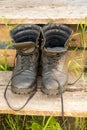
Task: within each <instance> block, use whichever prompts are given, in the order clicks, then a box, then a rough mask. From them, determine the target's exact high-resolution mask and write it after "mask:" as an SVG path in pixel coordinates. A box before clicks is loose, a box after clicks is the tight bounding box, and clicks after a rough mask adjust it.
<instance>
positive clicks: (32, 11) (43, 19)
mask: <svg viewBox="0 0 87 130" xmlns="http://www.w3.org/2000/svg"><path fill="white" fill-rule="evenodd" d="M86 12H87V1H82V2H81V1H78V0H76V1H74V2H71V1H68V0H65V2H64V0H62V1H57V0H56V1H55V0H53V1H52V0H51V2H50V1H49V0H47V1H46V0H45V1H43V2H42V1H41V0H38V1H36V2H35V0H33V1H31V0H24V1H20V0H16V1H13V0H6V1H5V0H3V1H1V0H0V16H1V17H2V16H4V17H5V18H7V19H8V20H9V23H10V24H25V23H33V24H47V23H63V24H78V23H79V22H80V21H82V22H83V23H85V17H86V16H87V14H86ZM0 24H5V21H4V20H3V18H0Z"/></svg>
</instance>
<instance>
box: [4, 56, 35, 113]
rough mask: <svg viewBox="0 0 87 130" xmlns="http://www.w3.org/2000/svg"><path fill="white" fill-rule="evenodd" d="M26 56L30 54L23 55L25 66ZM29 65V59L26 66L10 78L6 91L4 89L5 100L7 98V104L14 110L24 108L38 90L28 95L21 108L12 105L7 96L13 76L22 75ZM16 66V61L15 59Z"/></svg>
mask: <svg viewBox="0 0 87 130" xmlns="http://www.w3.org/2000/svg"><path fill="white" fill-rule="evenodd" d="M17 56H18V54H17V55H16V57H15V59H16V58H17ZM31 56H32V54H31ZM26 58H28V55H26V56H24V57H23V55H22V60H23V62H22V66H23V64H24V63H25V62H24V61H25V60H26ZM28 65H29V61H27V63H26V67H25V68H22V69H21V68H20V70H18V71H17V72H16V73H15V74H13V76H12V77H11V79H10V80H9V82H8V84H7V86H6V88H5V91H4V98H5V100H6V102H7V104H8V106H9V107H10V108H11V109H12V110H14V111H19V110H21V109H23V108H24V107H25V106H26V105H27V103H28V102H29V100H30V99H31V98H32V97H33V96H34V95H35V93H36V90H35V91H34V92H32V93H31V94H29V97H28V99H27V100H26V102H25V103H24V105H23V106H21V107H20V108H17V109H15V108H13V107H12V106H11V104H10V103H9V101H8V98H7V90H8V88H9V85H10V83H11V80H12V79H13V78H15V77H16V76H18V75H20V74H21V73H22V72H24V71H25V69H26V68H27V67H29V66H28ZM14 66H15V61H14Z"/></svg>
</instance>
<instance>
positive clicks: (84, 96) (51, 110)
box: [0, 71, 87, 117]
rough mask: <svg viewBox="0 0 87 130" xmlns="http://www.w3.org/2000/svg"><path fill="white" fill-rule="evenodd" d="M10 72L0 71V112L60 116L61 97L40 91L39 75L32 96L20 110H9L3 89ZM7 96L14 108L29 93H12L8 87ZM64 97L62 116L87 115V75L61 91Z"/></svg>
mask: <svg viewBox="0 0 87 130" xmlns="http://www.w3.org/2000/svg"><path fill="white" fill-rule="evenodd" d="M11 74H12V72H2V71H0V113H2V114H5V113H9V114H20V115H46V116H50V115H53V116H61V99H60V95H56V96H49V95H45V94H43V93H42V92H41V91H40V88H41V77H39V78H38V82H37V86H38V90H37V92H36V94H35V95H34V96H33V98H32V99H31V100H30V101H29V102H28V104H27V105H26V106H25V108H23V109H22V110H21V111H13V110H11V109H10V108H9V107H8V105H7V103H6V101H5V99H4V91H5V88H6V85H7V84H8V81H9V80H10V77H11ZM7 96H8V100H9V102H10V104H11V105H12V107H14V108H19V107H20V106H22V105H23V104H24V102H25V101H26V99H27V98H28V96H29V95H17V94H13V93H12V92H11V90H10V86H9V89H8V91H7ZM63 99H64V116H69V117H87V76H85V77H84V80H83V79H82V78H81V79H80V80H79V81H78V82H77V83H76V84H74V85H73V86H69V85H68V86H67V90H66V92H64V93H63Z"/></svg>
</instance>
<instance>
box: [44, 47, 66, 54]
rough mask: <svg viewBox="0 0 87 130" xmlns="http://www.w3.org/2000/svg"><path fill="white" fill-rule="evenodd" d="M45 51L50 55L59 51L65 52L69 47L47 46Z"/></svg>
mask: <svg viewBox="0 0 87 130" xmlns="http://www.w3.org/2000/svg"><path fill="white" fill-rule="evenodd" d="M43 51H44V52H45V53H47V54H49V55H56V54H57V53H59V54H60V53H64V52H67V48H65V47H54V48H50V47H47V48H45V47H44V48H43Z"/></svg>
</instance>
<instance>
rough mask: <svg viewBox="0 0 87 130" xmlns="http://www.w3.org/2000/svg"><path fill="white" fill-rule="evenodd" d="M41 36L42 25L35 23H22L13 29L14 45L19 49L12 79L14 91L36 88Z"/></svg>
mask: <svg viewBox="0 0 87 130" xmlns="http://www.w3.org/2000/svg"><path fill="white" fill-rule="evenodd" d="M39 36H40V27H39V26H38V25H33V24H26V25H21V26H18V27H16V28H15V29H13V30H12V31H11V37H12V39H13V41H14V43H13V46H14V48H15V49H16V50H17V55H16V65H15V68H14V71H13V74H12V79H11V90H12V92H14V93H17V94H27V93H30V92H33V91H35V90H36V78H37V70H38V58H39V51H38V40H39Z"/></svg>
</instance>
